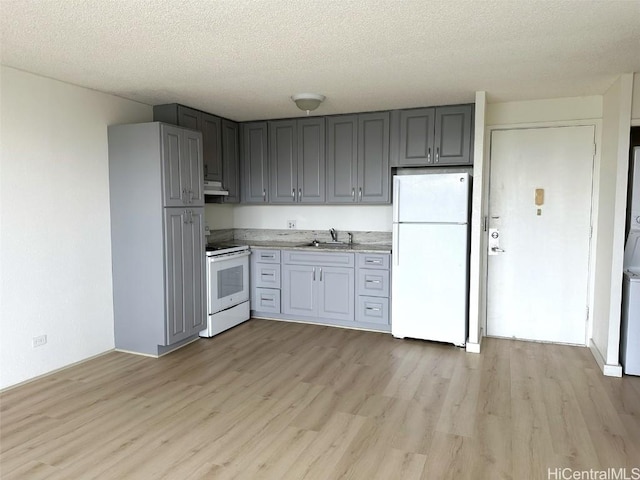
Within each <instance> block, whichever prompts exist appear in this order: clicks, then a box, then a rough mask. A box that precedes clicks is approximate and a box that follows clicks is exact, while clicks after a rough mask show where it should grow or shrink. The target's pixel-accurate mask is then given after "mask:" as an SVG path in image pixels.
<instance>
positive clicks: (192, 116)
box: [154, 105, 199, 130]
mask: <svg viewBox="0 0 640 480" xmlns="http://www.w3.org/2000/svg"><path fill="white" fill-rule="evenodd" d="M154 113H155V112H154ZM198 113H199V112H198V111H197V110H194V109H193V108H189V107H185V106H183V105H178V123H177V125H180V126H181V127H185V128H190V129H191V130H198V126H199V125H198ZM154 117H155V115H154ZM154 119H155V118H154ZM160 121H161V122H167V121H168V120H160ZM169 123H173V122H169Z"/></svg>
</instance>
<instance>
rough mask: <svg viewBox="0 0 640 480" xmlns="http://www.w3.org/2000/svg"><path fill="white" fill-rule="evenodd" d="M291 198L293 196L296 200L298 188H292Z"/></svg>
mask: <svg viewBox="0 0 640 480" xmlns="http://www.w3.org/2000/svg"><path fill="white" fill-rule="evenodd" d="M291 198H293V201H294V202H295V201H296V189H295V188H292V189H291Z"/></svg>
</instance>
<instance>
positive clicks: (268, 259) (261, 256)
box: [251, 248, 280, 263]
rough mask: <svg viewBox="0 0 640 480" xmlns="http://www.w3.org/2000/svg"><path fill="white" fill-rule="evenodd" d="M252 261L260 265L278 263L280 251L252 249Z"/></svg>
mask: <svg viewBox="0 0 640 480" xmlns="http://www.w3.org/2000/svg"><path fill="white" fill-rule="evenodd" d="M251 254H252V255H255V256H254V257H253V260H254V261H255V262H261V263H280V250H270V249H264V250H263V249H258V248H252V249H251Z"/></svg>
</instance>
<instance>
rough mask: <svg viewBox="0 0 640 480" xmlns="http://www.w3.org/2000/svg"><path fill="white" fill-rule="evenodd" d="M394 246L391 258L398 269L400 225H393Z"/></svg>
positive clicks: (392, 246)
mask: <svg viewBox="0 0 640 480" xmlns="http://www.w3.org/2000/svg"><path fill="white" fill-rule="evenodd" d="M392 229H393V232H392V236H393V244H392V245H391V256H392V257H393V264H394V265H395V266H396V267H399V266H400V225H398V224H397V223H394V224H393V227H392Z"/></svg>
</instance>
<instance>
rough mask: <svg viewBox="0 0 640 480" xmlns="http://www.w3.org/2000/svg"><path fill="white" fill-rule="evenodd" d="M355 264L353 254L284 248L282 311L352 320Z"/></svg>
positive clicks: (323, 317) (322, 317) (320, 317)
mask: <svg viewBox="0 0 640 480" xmlns="http://www.w3.org/2000/svg"><path fill="white" fill-rule="evenodd" d="M341 265H344V266H341ZM353 265H354V257H353V254H352V253H337V254H334V253H315V252H304V251H284V252H283V259H282V290H283V291H282V313H284V314H287V315H302V316H304V317H313V318H315V319H317V320H318V321H323V320H341V321H346V322H352V321H353V320H354V312H355V303H354V301H355V272H354V268H353Z"/></svg>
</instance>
